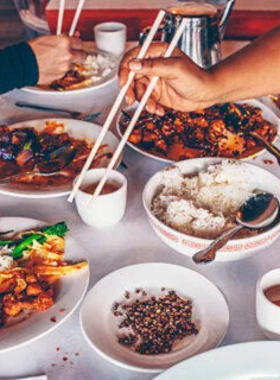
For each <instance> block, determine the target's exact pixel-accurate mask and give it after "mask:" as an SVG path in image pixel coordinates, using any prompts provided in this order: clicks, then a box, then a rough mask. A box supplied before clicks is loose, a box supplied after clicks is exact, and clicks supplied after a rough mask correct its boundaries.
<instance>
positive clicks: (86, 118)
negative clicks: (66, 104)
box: [16, 102, 102, 121]
mask: <svg viewBox="0 0 280 380" xmlns="http://www.w3.org/2000/svg"><path fill="white" fill-rule="evenodd" d="M16 106H17V107H20V108H31V109H35V110H38V111H49V112H63V113H68V114H69V115H70V116H71V117H72V119H76V120H83V121H91V120H94V119H96V118H97V117H98V116H100V115H101V113H102V112H95V113H91V114H86V113H82V112H78V111H70V110H67V109H62V108H54V107H46V106H38V105H36V104H31V103H24V102H17V103H16Z"/></svg>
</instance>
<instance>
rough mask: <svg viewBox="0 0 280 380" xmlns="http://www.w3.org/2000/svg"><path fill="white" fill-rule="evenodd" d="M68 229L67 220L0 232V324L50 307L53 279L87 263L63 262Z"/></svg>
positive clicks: (73, 271)
mask: <svg viewBox="0 0 280 380" xmlns="http://www.w3.org/2000/svg"><path fill="white" fill-rule="evenodd" d="M67 232H68V227H67V225H66V223H65V222H60V223H57V224H55V225H53V226H47V227H44V228H42V229H39V230H31V231H22V232H20V233H16V234H13V231H6V232H4V233H1V240H0V327H3V326H4V325H6V323H7V322H9V320H10V319H11V318H13V317H19V316H21V315H24V314H26V312H29V313H30V312H38V311H45V310H47V309H49V308H50V307H51V306H53V304H54V303H55V294H54V293H55V291H54V290H55V283H56V281H57V280H58V279H59V278H60V277H61V276H64V275H67V274H70V273H75V272H78V271H80V270H82V269H83V268H86V267H87V266H88V263H87V262H86V261H83V262H78V263H67V262H66V261H64V249H65V241H64V236H65V235H66V233H67ZM11 235H12V236H11ZM3 236H5V238H4V237H3ZM7 236H9V237H7ZM10 236H11V237H10Z"/></svg>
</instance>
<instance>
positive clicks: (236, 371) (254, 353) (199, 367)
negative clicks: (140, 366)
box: [156, 342, 280, 380]
mask: <svg viewBox="0 0 280 380" xmlns="http://www.w3.org/2000/svg"><path fill="white" fill-rule="evenodd" d="M279 350H280V342H252V343H241V344H234V345H232V346H227V347H221V348H218V349H216V350H212V351H209V352H206V353H204V354H201V355H198V356H196V357H194V358H191V359H189V360H186V361H184V362H183V363H180V364H178V365H176V366H174V367H173V368H170V369H169V370H168V371H166V372H165V373H163V374H161V375H159V376H158V377H157V378H156V380H186V379H188V380H202V379H207V380H280V362H279V355H278V353H279Z"/></svg>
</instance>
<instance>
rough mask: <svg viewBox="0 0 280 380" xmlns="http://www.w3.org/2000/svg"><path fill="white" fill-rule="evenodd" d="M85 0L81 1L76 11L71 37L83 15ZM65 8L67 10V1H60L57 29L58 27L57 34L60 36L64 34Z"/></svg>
mask: <svg viewBox="0 0 280 380" xmlns="http://www.w3.org/2000/svg"><path fill="white" fill-rule="evenodd" d="M84 2H85V0H79V3H78V7H77V9H76V13H75V16H74V18H73V21H72V25H71V28H70V31H69V37H73V36H74V33H75V30H76V27H77V24H78V21H79V18H80V15H81V13H82V10H83V7H84ZM64 8H65V0H60V1H59V11H58V19H57V27H56V34H57V35H59V34H61V32H62V26H63V18H64Z"/></svg>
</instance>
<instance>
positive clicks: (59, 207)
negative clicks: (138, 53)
mask: <svg viewBox="0 0 280 380" xmlns="http://www.w3.org/2000/svg"><path fill="white" fill-rule="evenodd" d="M246 43H247V42H244V41H241V42H236V41H226V42H224V44H223V52H224V56H226V55H229V54H231V53H232V52H233V51H235V50H237V49H239V48H240V47H243V46H244V45H245V44H246ZM130 46H132V45H129V47H130ZM186 85H187V84H186ZM102 91H103V94H102V96H98V98H99V103H98V102H97V103H95V106H94V107H95V108H94V109H96V110H101V111H102V114H101V115H100V116H99V117H98V119H96V120H95V121H94V122H95V123H97V124H100V125H102V123H103V122H104V120H105V118H106V115H107V112H108V110H109V109H110V105H111V104H112V102H113V101H114V97H115V96H116V94H117V92H118V85H117V80H115V81H113V82H112V83H110V85H109V86H107V87H105V89H103V90H102ZM28 96H29V97H31V94H26V93H24V92H22V91H21V90H15V91H12V92H11V93H9V94H6V95H3V96H1V97H0V111H1V112H0V123H1V124H12V123H15V122H18V121H25V120H31V119H37V118H45V117H47V118H50V117H61V116H62V115H61V114H59V113H58V114H56V113H51V114H50V113H47V112H45V111H44V112H43V111H36V110H30V109H23V108H17V107H16V106H15V102H16V101H19V100H24V101H26V100H29V101H31V100H30V99H31V98H29V99H28ZM100 99H101V100H100ZM67 101H68V103H69V104H68V106H71V107H72V108H71V109H73V110H75V107H76V104H74V103H73V104H71V96H69V98H68V100H67ZM92 104H93V99H92V98H91V97H89V96H85V99H84V103H83V109H82V110H81V109H79V110H80V111H84V110H90V109H91V106H92ZM57 106H61V107H62V106H64V104H61V105H60V104H57ZM112 131H113V132H114V133H116V131H115V125H112ZM278 146H279V144H278ZM123 161H124V162H125V164H126V167H125V168H124V167H122V168H120V169H119V170H121V171H122V172H123V174H124V175H125V176H126V177H127V180H128V203H127V209H126V213H125V216H124V218H123V219H122V221H121V222H120V223H118V224H117V225H115V226H113V227H109V228H105V229H95V228H91V227H89V226H87V225H85V224H84V223H83V222H82V220H81V219H80V217H79V215H78V213H77V210H76V206H75V203H69V202H67V197H58V198H48V199H25V198H20V197H11V196H7V195H2V194H0V216H1V217H6V216H13V217H16V216H20V217H28V218H34V219H38V220H42V221H46V222H47V223H55V222H58V221H63V220H64V221H66V222H67V224H68V226H69V228H70V234H71V236H72V237H73V238H74V239H75V240H76V242H77V243H78V244H79V246H80V249H81V252H82V253H83V255H84V257H85V258H87V259H88V260H89V264H90V283H89V288H88V289H91V288H92V287H93V286H94V284H96V283H97V282H98V281H99V280H100V279H101V278H103V277H104V276H106V275H107V274H109V273H111V272H112V271H115V270H116V269H119V268H121V267H125V266H129V265H132V264H138V263H146V262H164V263H171V264H177V265H180V266H183V267H186V268H190V269H192V270H194V271H196V272H199V273H201V274H202V275H203V276H205V277H207V278H208V279H209V280H210V281H212V282H213V283H214V284H215V285H216V286H217V287H218V288H219V289H220V290H221V291H222V293H223V294H224V296H225V298H226V300H227V303H228V306H229V311H230V324H229V329H228V332H227V334H226V336H225V338H224V340H223V342H222V344H221V345H230V344H234V343H239V342H251V341H258V340H265V339H266V338H265V336H264V335H263V333H262V332H261V330H260V328H259V327H258V324H257V321H256V315H255V293H256V283H257V281H258V279H259V278H260V277H261V276H262V275H263V274H264V273H265V272H267V271H269V270H271V269H273V268H278V267H280V239H278V241H276V242H275V243H274V244H273V245H272V246H270V247H269V248H266V249H264V250H261V251H258V252H255V253H253V254H250V255H248V257H246V258H245V259H243V260H239V261H229V262H216V263H213V264H210V265H205V266H196V265H195V264H194V263H192V261H191V260H190V259H189V258H188V257H186V256H184V255H182V254H180V253H178V252H176V251H174V250H173V249H171V248H169V247H168V246H166V245H165V244H164V243H163V242H162V241H161V240H160V239H159V238H158V237H157V235H156V234H155V233H154V231H153V230H152V228H151V226H150V224H149V221H148V218H147V215H146V213H145V210H144V207H143V204H142V191H143V188H144V186H145V184H146V182H147V181H148V179H149V178H150V177H151V176H152V175H153V174H154V173H156V172H157V171H158V170H160V169H162V168H163V167H164V166H165V164H164V163H162V162H159V161H157V160H154V159H151V158H149V157H145V156H144V155H141V154H139V153H138V152H136V151H134V150H133V149H131V148H129V147H126V148H125V150H124V156H123ZM271 161H272V162H271ZM251 162H252V163H253V164H255V165H260V166H262V167H264V168H265V169H266V170H269V171H271V172H272V173H274V174H275V175H276V176H278V177H279V176H280V167H279V165H278V164H277V162H276V160H275V159H274V158H272V157H271V155H270V154H268V153H264V154H262V155H260V156H259V157H258V158H256V159H254V160H251ZM154 275H155V276H156V275H157V274H156V273H155V274H154ZM94 313H95V311H94V310H92V314H93V315H94ZM102 328H105V326H104V325H103V321H102V320H100V329H102ZM0 345H1V342H0ZM40 374H46V375H47V376H48V379H49V380H65V379H68V380H99V379H100V380H113V379H122V380H149V379H152V378H155V377H156V374H147V373H140V372H136V371H130V370H127V369H123V368H121V367H118V366H116V365H114V364H111V363H110V362H109V361H106V360H105V359H103V358H102V357H101V356H100V355H99V354H98V353H97V352H95V351H94V350H93V349H92V347H90V346H89V344H88V343H87V341H86V340H85V338H84V336H83V334H82V331H81V327H80V323H79V308H78V309H77V310H76V311H75V313H73V314H72V315H71V316H70V317H69V318H68V319H67V320H66V321H65V322H64V323H63V324H62V325H60V326H58V327H57V328H56V329H54V330H53V331H52V332H50V333H48V334H46V335H45V336H44V337H42V338H39V339H38V340H36V341H34V342H32V343H30V344H28V345H26V346H24V347H21V348H15V349H13V350H11V351H9V352H7V353H1V355H0V378H4V379H13V378H16V377H25V376H26V377H27V376H31V375H34V376H35V375H40Z"/></svg>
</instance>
